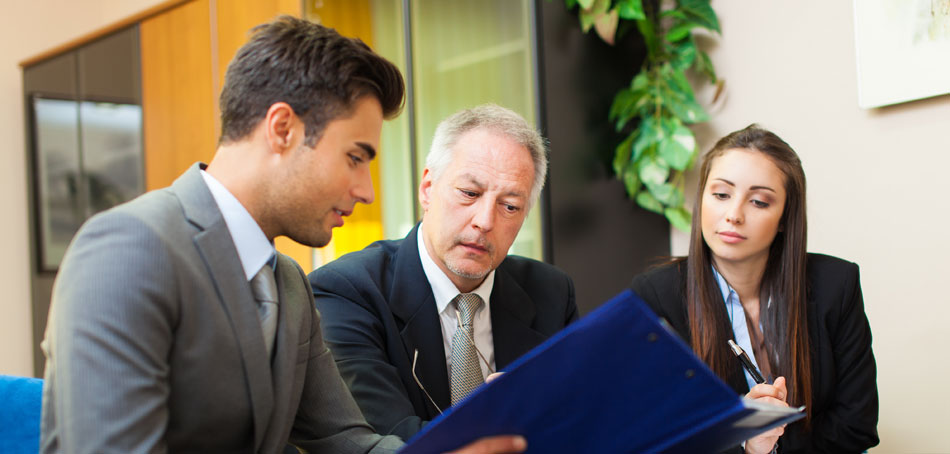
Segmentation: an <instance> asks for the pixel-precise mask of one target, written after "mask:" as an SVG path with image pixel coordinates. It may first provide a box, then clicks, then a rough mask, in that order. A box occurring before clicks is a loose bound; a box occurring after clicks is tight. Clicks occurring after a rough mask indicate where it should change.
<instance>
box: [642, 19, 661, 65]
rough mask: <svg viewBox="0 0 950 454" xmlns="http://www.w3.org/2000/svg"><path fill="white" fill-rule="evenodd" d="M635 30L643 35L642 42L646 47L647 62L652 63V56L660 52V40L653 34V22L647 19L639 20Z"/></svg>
mask: <svg viewBox="0 0 950 454" xmlns="http://www.w3.org/2000/svg"><path fill="white" fill-rule="evenodd" d="M637 29H638V30H640V34H641V35H643V42H644V43H646V46H647V60H648V61H652V60H653V58H654V57H653V56H654V55H656V54H658V53H659V51H660V39H659V37H658V36H657V35H656V33H654V27H653V22H652V21H651V20H649V19H640V20H638V21H637Z"/></svg>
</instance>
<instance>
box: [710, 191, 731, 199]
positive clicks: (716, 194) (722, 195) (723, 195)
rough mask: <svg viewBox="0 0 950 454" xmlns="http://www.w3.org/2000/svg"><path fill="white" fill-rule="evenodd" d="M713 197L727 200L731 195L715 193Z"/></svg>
mask: <svg viewBox="0 0 950 454" xmlns="http://www.w3.org/2000/svg"><path fill="white" fill-rule="evenodd" d="M712 196H713V197H715V198H717V199H719V200H726V199H728V198H729V194H726V193H725V192H714V193H712Z"/></svg>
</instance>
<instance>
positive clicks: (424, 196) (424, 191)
mask: <svg viewBox="0 0 950 454" xmlns="http://www.w3.org/2000/svg"><path fill="white" fill-rule="evenodd" d="M431 193H432V171H430V170H429V168H428V167H426V168H425V170H423V171H422V181H421V182H420V183H419V205H421V206H422V211H426V210H428V209H429V201H430V197H431Z"/></svg>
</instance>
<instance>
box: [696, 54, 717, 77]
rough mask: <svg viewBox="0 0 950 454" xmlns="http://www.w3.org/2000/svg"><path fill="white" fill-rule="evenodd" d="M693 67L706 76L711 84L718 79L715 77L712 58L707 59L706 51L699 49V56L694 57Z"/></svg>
mask: <svg viewBox="0 0 950 454" xmlns="http://www.w3.org/2000/svg"><path fill="white" fill-rule="evenodd" d="M694 68H695V69H696V71H698V72H699V73H700V74H702V75H704V76H706V78H707V79H709V83H711V84H714V83H716V81H718V80H719V79H718V78H717V77H716V68H714V67H713V64H712V60H710V59H709V54H707V53H706V52H703V51H699V58H697V59H696V61H695V65H694Z"/></svg>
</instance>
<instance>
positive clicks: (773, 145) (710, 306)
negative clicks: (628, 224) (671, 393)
mask: <svg viewBox="0 0 950 454" xmlns="http://www.w3.org/2000/svg"><path fill="white" fill-rule="evenodd" d="M732 149H745V150H753V151H757V152H760V153H762V154H764V155H765V156H767V157H768V158H769V159H770V160H771V161H772V162H773V163H774V164H775V165H776V166H777V167H778V168H779V170H781V171H782V173H783V174H784V175H785V193H786V199H785V211H784V212H783V213H782V218H781V220H780V221H779V231H778V234H776V236H775V240H774V241H773V242H772V245H771V247H770V249H769V257H768V262H767V263H766V265H765V273H764V274H763V275H762V282H761V297H760V298H759V305H760V306H759V314H760V317H759V319H760V323H761V324H762V332H763V335H764V337H765V346H766V350H767V351H768V352H769V356H770V358H769V363H770V365H771V369H772V371H773V374H774V375H776V376H784V377H786V378H787V380H788V382H787V383H788V396H787V398H788V399H787V401H788V403H789V405H793V406H797V405H805V406H806V409H807V412H808V413H807V417H806V425H808V423H809V421H810V419H811V389H812V386H811V356H810V355H809V349H810V340H809V337H808V314H807V313H806V303H805V298H806V283H805V281H806V276H805V261H806V249H805V248H806V233H807V224H806V216H805V172H804V170H802V163H801V160H799V158H798V155H797V154H795V151H794V150H792V147H790V146H789V145H788V144H787V143H785V141H784V140H782V139H781V138H779V136H777V135H775V134H774V133H772V132H770V131H768V130H765V129H762V128H760V127H759V126H758V125H755V124H753V125H749V126H748V127H746V128H745V129H742V130H739V131H736V132H733V133H731V134H729V135H727V136H725V137H723V138H722V139H719V142H717V143H716V145H715V146H714V147H713V148H712V150H710V151H709V153H707V154H706V156H705V158H704V160H703V164H702V167H701V169H700V175H701V179H700V182H699V189H698V193H697V196H696V202H695V205H694V208H693V226H692V233H691V236H690V244H689V258H688V259H687V263H688V267H687V279H686V282H687V284H686V308H687V314H688V316H689V328H690V337H691V338H690V343H691V344H692V347H693V350H694V351H696V353H697V354H698V355H699V356H700V357H701V358H702V359H703V360H704V361H705V362H706V364H708V365H709V367H710V368H711V369H712V370H713V371H714V372H716V374H717V375H719V376H720V377H723V378H724V379H725V378H727V377H729V376H730V375H732V373H733V371H735V368H736V364H737V363H736V359H735V357H734V356H735V355H733V354H732V352H731V351H729V348H728V345H727V343H726V342H725V339H731V338H732V337H733V333H732V325H731V323H730V321H729V319H728V317H727V315H726V310H725V306H724V305H723V300H722V293H721V291H720V290H719V286H718V284H717V283H716V279H715V277H714V275H713V271H712V254H711V251H710V249H709V246H708V245H707V244H706V241H705V240H703V229H702V224H701V222H702V200H703V194H704V191H705V189H706V182H707V180H708V178H709V171H710V168H711V167H712V161H713V160H714V159H716V158H717V157H719V156H722V155H723V154H724V153H725V152H726V151H728V150H732ZM770 298H771V301H772V304H768V301H769V299H770Z"/></svg>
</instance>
